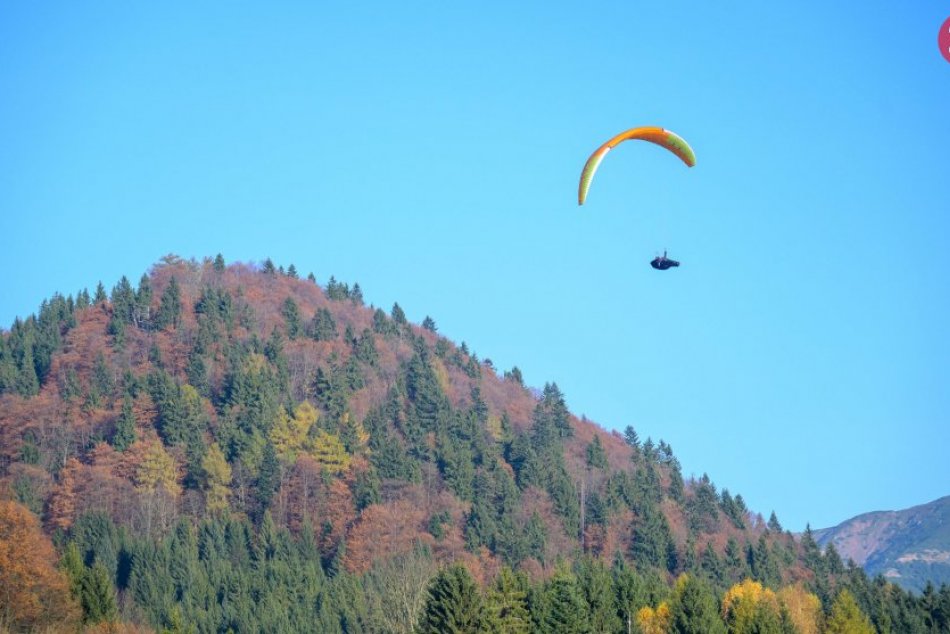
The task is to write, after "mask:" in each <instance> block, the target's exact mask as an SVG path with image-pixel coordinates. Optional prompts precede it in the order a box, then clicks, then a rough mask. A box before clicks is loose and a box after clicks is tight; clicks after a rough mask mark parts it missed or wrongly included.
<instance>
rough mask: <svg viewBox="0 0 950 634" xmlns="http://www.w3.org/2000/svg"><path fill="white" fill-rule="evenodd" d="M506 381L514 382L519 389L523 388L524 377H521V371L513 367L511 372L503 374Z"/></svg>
mask: <svg viewBox="0 0 950 634" xmlns="http://www.w3.org/2000/svg"><path fill="white" fill-rule="evenodd" d="M505 380H506V381H514V382H515V383H517V384H518V385H520V386H521V387H524V377H523V376H521V370H520V369H519V368H518V366H513V367H512V368H511V370H509V371H506V372H505Z"/></svg>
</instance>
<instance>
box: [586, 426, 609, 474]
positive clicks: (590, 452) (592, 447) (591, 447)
mask: <svg viewBox="0 0 950 634" xmlns="http://www.w3.org/2000/svg"><path fill="white" fill-rule="evenodd" d="M587 468H588V469H606V468H607V452H605V451H604V446H603V445H602V444H601V442H600V436H598V435H597V434H594V439H593V440H592V441H591V442H590V443H589V444H588V445H587Z"/></svg>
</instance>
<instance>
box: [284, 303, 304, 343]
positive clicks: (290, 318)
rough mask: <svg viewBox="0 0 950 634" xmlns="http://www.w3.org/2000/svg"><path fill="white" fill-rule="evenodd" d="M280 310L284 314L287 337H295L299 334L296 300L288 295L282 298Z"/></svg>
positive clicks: (298, 313) (298, 314)
mask: <svg viewBox="0 0 950 634" xmlns="http://www.w3.org/2000/svg"><path fill="white" fill-rule="evenodd" d="M280 312H281V314H282V315H283V316H284V325H285V327H286V329H287V338H288V339H290V340H294V339H296V338H297V336H298V335H299V334H300V309H299V308H298V307H297V302H295V301H294V299H293V298H292V297H288V298H287V299H285V300H284V303H283V306H282V307H281V311H280Z"/></svg>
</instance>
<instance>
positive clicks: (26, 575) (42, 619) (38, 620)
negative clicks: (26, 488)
mask: <svg viewBox="0 0 950 634" xmlns="http://www.w3.org/2000/svg"><path fill="white" fill-rule="evenodd" d="M56 559H57V558H56V552H55V551H54V550H53V544H52V542H50V540H49V538H48V537H46V535H44V534H43V532H42V531H41V530H40V523H39V521H38V520H37V519H36V517H35V516H34V515H33V514H32V513H30V511H29V510H28V509H27V508H26V507H25V506H22V505H20V504H17V503H16V502H9V501H0V630H2V631H6V630H7V628H9V629H10V630H28V629H42V628H46V627H56V626H59V627H61V628H62V629H66V628H74V627H76V625H77V624H78V620H79V616H80V612H79V608H78V606H77V605H76V604H75V601H74V600H73V599H72V598H71V597H70V595H69V583H68V582H67V580H66V577H65V575H64V574H63V573H62V572H60V571H59V570H57V569H56Z"/></svg>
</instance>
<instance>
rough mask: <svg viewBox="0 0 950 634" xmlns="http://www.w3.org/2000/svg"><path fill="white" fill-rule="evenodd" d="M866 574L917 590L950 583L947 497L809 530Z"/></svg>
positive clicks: (949, 529) (949, 525)
mask: <svg viewBox="0 0 950 634" xmlns="http://www.w3.org/2000/svg"><path fill="white" fill-rule="evenodd" d="M813 533H814V536H815V539H816V540H817V541H818V543H819V544H821V545H822V546H825V545H827V544H829V543H833V544H834V545H835V548H837V549H838V552H839V553H841V555H842V556H843V557H845V558H846V559H847V558H850V559H853V560H854V562H855V563H856V564H858V565H860V566H863V567H864V569H865V570H867V572H868V574H871V575H878V574H883V575H884V576H885V577H886V578H888V579H890V580H891V581H893V582H895V583H897V584H899V585H901V586H903V587H905V588H908V589H910V590H916V591H920V590H922V589H923V588H924V586H925V585H926V584H927V581H931V582H932V583H933V584H934V585H938V586H939V585H940V584H942V583H950V496H947V497H943V498H940V499H939V500H935V501H933V502H930V503H928V504H921V505H920V506H915V507H912V508H909V509H904V510H902V511H877V512H873V513H864V514H863V515H858V516H857V517H853V518H851V519H849V520H846V521H844V522H842V523H841V524H838V525H837V526H835V527H833V528H826V529H822V530H816V531H813Z"/></svg>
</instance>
